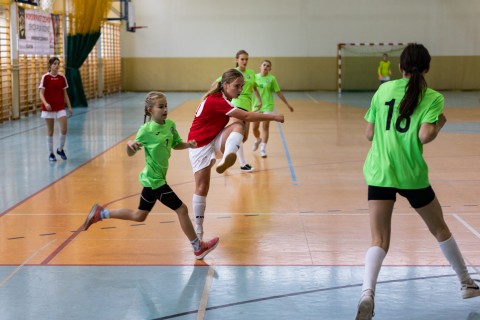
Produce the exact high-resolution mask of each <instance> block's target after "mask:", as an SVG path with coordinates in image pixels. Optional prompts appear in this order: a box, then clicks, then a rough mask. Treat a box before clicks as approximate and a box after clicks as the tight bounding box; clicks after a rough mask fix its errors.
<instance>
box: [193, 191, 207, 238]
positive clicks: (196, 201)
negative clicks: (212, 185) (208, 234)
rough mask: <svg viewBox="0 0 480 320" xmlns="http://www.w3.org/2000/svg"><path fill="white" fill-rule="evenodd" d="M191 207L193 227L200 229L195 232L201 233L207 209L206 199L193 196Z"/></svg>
mask: <svg viewBox="0 0 480 320" xmlns="http://www.w3.org/2000/svg"><path fill="white" fill-rule="evenodd" d="M192 207H193V216H194V217H195V225H196V226H200V227H201V230H197V231H200V232H203V219H204V217H205V208H206V207H207V197H203V196H198V195H196V194H194V195H193V199H192Z"/></svg>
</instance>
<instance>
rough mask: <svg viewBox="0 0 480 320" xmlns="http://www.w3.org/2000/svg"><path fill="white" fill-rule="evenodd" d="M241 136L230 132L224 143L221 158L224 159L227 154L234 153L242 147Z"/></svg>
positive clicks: (238, 133)
mask: <svg viewBox="0 0 480 320" xmlns="http://www.w3.org/2000/svg"><path fill="white" fill-rule="evenodd" d="M242 140H243V134H241V133H240V132H235V131H234V132H231V133H230V135H229V136H228V138H227V141H225V151H224V152H223V156H224V157H225V156H226V155H227V154H230V153H235V152H237V151H238V150H239V149H240V146H241V145H242Z"/></svg>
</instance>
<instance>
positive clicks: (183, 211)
mask: <svg viewBox="0 0 480 320" xmlns="http://www.w3.org/2000/svg"><path fill="white" fill-rule="evenodd" d="M175 212H176V213H177V215H178V221H179V222H180V226H181V227H182V231H183V233H184V234H185V235H186V236H187V238H188V240H190V242H192V241H193V240H195V239H197V234H196V233H195V230H194V229H193V224H192V221H191V220H190V217H189V216H188V208H187V206H186V205H185V204H184V203H182V205H181V206H180V208H178V209H177V210H175Z"/></svg>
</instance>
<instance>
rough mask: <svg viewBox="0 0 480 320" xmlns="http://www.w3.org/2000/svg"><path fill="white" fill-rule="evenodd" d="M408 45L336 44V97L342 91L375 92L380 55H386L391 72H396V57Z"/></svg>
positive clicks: (386, 43)
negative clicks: (390, 65)
mask: <svg viewBox="0 0 480 320" xmlns="http://www.w3.org/2000/svg"><path fill="white" fill-rule="evenodd" d="M408 44H409V43H407V42H358V43H338V44H337V89H338V95H339V96H340V95H341V94H342V90H343V91H344V90H357V91H369V90H375V89H376V87H378V78H377V77H376V74H377V72H376V70H377V67H378V63H379V61H380V59H381V57H382V55H383V54H384V53H386V54H388V56H389V58H391V60H393V61H392V72H393V71H394V72H397V71H396V69H397V67H396V65H398V60H399V58H398V57H399V56H400V54H401V52H402V50H403V49H404V48H405V47H406V46H407V45H408ZM395 62H396V64H395ZM347 80H348V81H347Z"/></svg>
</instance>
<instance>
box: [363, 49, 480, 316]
mask: <svg viewBox="0 0 480 320" xmlns="http://www.w3.org/2000/svg"><path fill="white" fill-rule="evenodd" d="M430 59H431V58H430V54H429V53H428V50H427V49H426V48H425V47H424V46H423V45H421V44H410V45H408V46H407V47H406V48H405V49H404V50H403V52H402V54H401V56H400V72H402V74H403V79H399V80H394V81H389V82H387V83H384V84H382V85H381V86H380V88H379V89H378V90H377V92H376V93H375V95H374V96H373V98H372V103H371V105H370V108H369V110H368V112H367V114H366V115H365V119H366V120H367V122H368V124H367V129H366V136H367V139H368V140H369V141H372V146H371V148H370V151H369V153H368V155H367V159H366V160H365V165H364V170H363V171H364V175H365V180H366V182H367V184H368V206H369V210H370V226H371V227H370V228H371V234H372V242H371V247H370V248H369V249H368V250H367V253H366V256H365V275H364V279H363V286H362V294H361V298H360V302H359V304H358V310H357V315H356V318H355V319H356V320H364V319H371V318H372V316H373V315H374V312H373V311H374V296H375V294H374V293H375V286H376V284H377V278H378V274H379V272H380V268H381V266H382V263H383V260H384V258H385V256H386V254H387V252H388V249H389V246H390V233H391V221H392V212H393V206H394V203H395V200H396V194H397V193H398V194H400V195H401V196H403V197H405V198H407V200H408V201H409V203H410V205H411V206H412V207H413V208H414V209H415V211H417V213H418V214H419V215H420V217H421V218H422V219H423V221H424V222H425V224H426V225H427V226H428V229H429V230H430V232H431V233H432V235H433V236H434V237H435V238H436V240H437V241H438V244H439V246H440V249H441V251H442V253H443V255H444V256H445V258H446V259H447V260H448V262H449V263H450V265H451V266H452V268H453V270H454V271H455V273H456V274H457V276H458V279H459V281H460V285H461V292H462V296H463V298H464V299H468V298H473V297H477V296H480V289H479V287H478V285H477V284H475V282H474V281H473V280H472V278H471V277H470V275H469V273H468V270H467V267H466V266H465V262H464V260H463V256H462V254H461V252H460V250H459V248H458V246H457V243H456V242H455V239H454V237H453V236H452V233H451V232H450V230H449V228H448V226H447V224H446V223H445V220H444V218H443V212H442V208H441V206H440V203H439V202H438V200H437V197H436V196H435V193H434V192H433V189H432V187H431V186H430V183H429V181H428V168H427V166H426V163H425V160H424V159H423V154H422V153H423V145H424V144H426V143H429V142H431V141H433V140H434V139H435V138H436V137H437V135H438V133H439V132H440V130H441V129H442V127H443V125H444V124H445V123H446V121H447V119H446V118H445V116H444V115H443V113H442V112H443V96H442V95H441V94H440V93H438V92H436V91H434V90H432V89H430V88H428V87H427V83H426V81H425V78H424V75H425V73H427V72H428V70H429V68H430Z"/></svg>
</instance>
